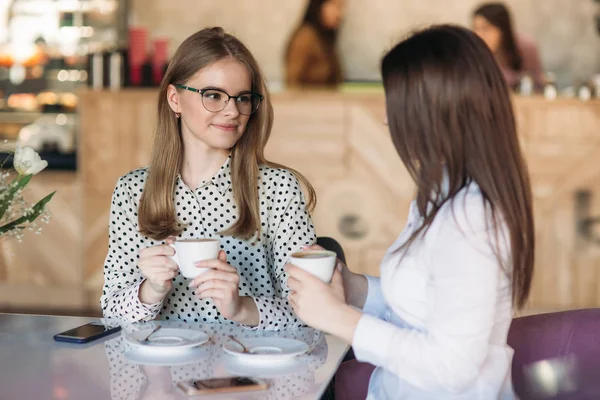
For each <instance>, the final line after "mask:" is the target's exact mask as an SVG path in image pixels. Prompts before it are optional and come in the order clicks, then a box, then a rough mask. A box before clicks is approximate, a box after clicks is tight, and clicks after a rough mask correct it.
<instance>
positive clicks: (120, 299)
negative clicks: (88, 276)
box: [100, 177, 162, 322]
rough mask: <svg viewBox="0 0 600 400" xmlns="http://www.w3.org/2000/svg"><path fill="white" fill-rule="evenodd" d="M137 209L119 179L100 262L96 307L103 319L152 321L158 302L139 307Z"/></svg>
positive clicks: (140, 240)
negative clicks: (105, 251) (100, 284)
mask: <svg viewBox="0 0 600 400" xmlns="http://www.w3.org/2000/svg"><path fill="white" fill-rule="evenodd" d="M133 209H137V207H136V206H135V204H134V202H133V200H132V198H131V193H130V191H129V188H128V185H127V183H126V181H125V179H124V178H123V177H121V178H120V179H119V181H118V182H117V186H116V188H115V190H114V192H113V196H112V203H111V207H110V225H109V234H108V239H109V242H108V254H107V255H106V259H105V262H104V287H103V290H102V296H101V298H100V304H101V306H102V313H103V315H104V317H105V318H118V319H120V320H124V321H128V322H136V321H148V320H151V319H154V318H156V316H157V315H158V313H159V311H160V309H161V307H162V303H156V304H151V305H147V304H143V303H142V302H141V301H140V298H139V289H140V286H141V284H142V282H143V281H144V277H143V275H142V273H141V271H140V270H139V268H138V266H137V260H138V258H139V252H140V250H141V248H142V247H143V239H142V236H141V235H140V234H139V233H138V231H137V227H136V224H134V222H133V221H134V220H135V219H134V218H135V217H134V215H133V212H132V210H133Z"/></svg>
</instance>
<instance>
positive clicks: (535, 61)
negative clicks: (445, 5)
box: [473, 3, 544, 90]
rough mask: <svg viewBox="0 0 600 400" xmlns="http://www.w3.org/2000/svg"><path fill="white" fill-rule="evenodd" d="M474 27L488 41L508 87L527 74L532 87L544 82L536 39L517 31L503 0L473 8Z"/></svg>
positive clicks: (517, 84)
mask: <svg viewBox="0 0 600 400" xmlns="http://www.w3.org/2000/svg"><path fill="white" fill-rule="evenodd" d="M473 30H474V31H475V33H476V34H477V35H479V37H481V38H482V39H483V41H484V42H485V43H486V44H487V45H488V47H489V48H490V50H491V51H492V53H493V54H494V57H495V58H496V61H497V62H498V64H499V65H500V69H501V70H502V73H503V74H504V78H505V79H506V82H507V83H508V85H509V86H510V87H511V89H516V88H517V87H518V86H519V82H520V81H521V78H522V77H523V76H525V75H529V76H530V77H531V79H532V80H533V83H534V85H535V88H536V89H537V90H540V89H541V88H542V87H543V86H544V72H543V70H542V63H541V61H540V55H539V52H538V49H537V46H536V44H535V42H534V41H533V40H531V39H529V38H526V37H524V36H523V35H516V34H515V32H514V30H513V23H512V18H511V16H510V12H509V11H508V9H507V8H506V6H505V5H504V4H502V3H485V4H482V5H480V6H479V7H478V8H477V9H476V10H475V11H474V12H473Z"/></svg>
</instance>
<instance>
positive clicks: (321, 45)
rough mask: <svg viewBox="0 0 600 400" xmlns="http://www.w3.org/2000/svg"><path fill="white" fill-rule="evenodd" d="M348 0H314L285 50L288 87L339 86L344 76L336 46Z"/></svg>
mask: <svg viewBox="0 0 600 400" xmlns="http://www.w3.org/2000/svg"><path fill="white" fill-rule="evenodd" d="M343 1H344V0H310V2H309V4H308V7H307V8H306V12H305V14H304V18H303V19H302V23H301V24H300V26H299V27H298V28H297V29H296V30H295V31H294V33H293V34H292V36H291V39H290V41H289V43H288V46H287V49H286V53H285V69H286V78H285V80H286V84H287V86H288V87H311V86H313V87H314V86H321V87H335V86H336V85H337V84H339V83H341V82H342V80H343V75H342V68H341V65H340V60H339V57H338V53H337V49H336V39H337V32H338V28H339V26H340V24H341V22H342V16H343Z"/></svg>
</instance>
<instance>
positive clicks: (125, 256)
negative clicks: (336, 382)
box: [100, 158, 316, 330]
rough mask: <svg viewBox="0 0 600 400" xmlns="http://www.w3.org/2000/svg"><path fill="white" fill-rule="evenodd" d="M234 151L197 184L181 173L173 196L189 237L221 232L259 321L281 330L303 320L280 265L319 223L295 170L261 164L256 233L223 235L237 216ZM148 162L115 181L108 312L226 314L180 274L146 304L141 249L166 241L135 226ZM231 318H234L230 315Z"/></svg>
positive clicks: (187, 317) (204, 317)
mask: <svg viewBox="0 0 600 400" xmlns="http://www.w3.org/2000/svg"><path fill="white" fill-rule="evenodd" d="M229 163H230V158H228V159H227V161H226V162H225V164H224V165H223V166H222V167H221V169H220V170H219V172H218V173H217V174H216V175H215V176H214V177H212V178H211V179H209V180H206V181H204V182H202V183H201V184H200V185H199V187H198V188H196V189H195V190H192V189H190V188H188V187H187V185H186V184H185V183H184V182H183V180H182V179H181V177H180V176H179V177H178V178H177V182H176V186H175V193H174V200H175V208H176V213H177V218H178V219H179V220H180V221H181V222H182V223H183V224H186V225H187V226H186V228H185V230H184V231H183V232H182V233H181V235H180V236H179V237H180V238H184V239H194V238H206V237H218V238H220V240H221V248H222V249H223V250H224V251H225V252H226V253H227V262H228V263H229V264H231V265H232V266H234V267H236V268H237V270H238V273H239V276H240V286H239V291H240V292H239V293H240V296H250V297H252V298H253V299H254V301H255V303H256V305H257V307H258V310H259V314H260V323H259V325H258V327H257V328H258V329H267V330H279V329H289V328H292V327H296V326H299V325H301V322H300V321H299V320H298V319H297V318H296V316H295V315H294V313H293V311H292V308H291V306H290V305H289V304H288V301H287V296H288V294H289V289H288V288H287V285H286V282H287V276H286V274H285V272H284V270H283V267H284V265H285V264H286V262H287V260H288V258H289V256H290V254H291V253H293V252H294V251H296V250H298V249H299V248H300V247H301V246H302V245H304V244H314V242H315V241H316V236H315V230H314V226H313V224H312V221H311V218H310V215H309V213H308V211H307V210H306V202H305V199H304V195H303V193H302V190H301V188H300V184H299V182H298V180H297V179H296V177H295V176H294V175H293V174H292V173H291V172H290V171H287V170H284V169H275V168H270V167H266V166H262V167H260V180H259V202H260V220H261V234H260V237H259V240H239V239H236V238H233V237H231V236H224V235H221V234H220V233H219V232H222V231H224V230H225V229H227V228H228V227H229V226H231V225H232V224H233V223H234V222H235V219H236V218H237V206H236V203H235V200H234V196H233V190H232V188H231V171H230V165H229ZM146 176H147V167H145V168H140V169H137V170H134V171H131V172H129V173H127V174H126V175H124V176H122V177H121V178H120V179H119V181H118V182H117V185H116V188H115V190H114V193H113V197H112V204H111V209H110V228H109V248H108V254H107V256H106V261H105V263H104V288H103V293H102V297H101V300H100V302H101V306H102V310H103V314H104V317H105V318H119V319H122V320H126V321H128V322H135V321H148V320H152V319H155V318H158V319H165V320H176V321H184V322H200V323H203V322H219V323H224V322H225V323H226V322H231V321H227V320H226V319H225V318H223V317H222V316H221V314H220V313H219V311H218V310H217V308H216V306H215V305H214V304H213V302H212V300H210V299H208V300H207V299H203V300H200V299H199V298H197V297H196V296H195V295H194V293H193V290H192V289H190V288H188V280H187V279H186V278H184V277H183V276H181V275H178V276H177V277H176V278H174V279H173V287H172V289H171V291H170V292H169V293H168V294H167V296H166V297H165V299H164V300H163V301H162V302H161V303H157V304H143V303H142V302H140V300H139V296H138V291H139V287H140V285H141V284H142V282H143V281H144V277H143V275H142V273H141V271H140V269H139V268H138V266H137V262H138V258H139V253H140V250H141V249H143V248H145V247H148V246H154V245H158V244H162V243H164V241H156V240H153V239H150V238H148V237H145V236H144V235H142V234H140V233H139V231H138V218H137V217H138V214H137V210H138V205H139V201H140V198H141V195H142V190H143V187H144V183H145V181H146ZM231 323H233V322H231Z"/></svg>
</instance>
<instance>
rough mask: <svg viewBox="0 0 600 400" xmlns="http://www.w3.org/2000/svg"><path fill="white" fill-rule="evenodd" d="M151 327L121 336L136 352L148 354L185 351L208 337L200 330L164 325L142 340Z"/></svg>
mask: <svg viewBox="0 0 600 400" xmlns="http://www.w3.org/2000/svg"><path fill="white" fill-rule="evenodd" d="M152 329H153V328H152V327H148V328H145V329H141V330H139V331H136V332H131V333H123V337H124V339H125V341H126V342H127V343H128V344H130V345H131V347H132V349H133V350H136V352H137V353H144V354H148V355H159V354H162V355H174V354H181V353H187V352H188V351H189V350H190V349H192V348H194V347H197V346H200V345H201V344H204V343H206V342H207V341H208V340H209V339H210V337H209V336H208V335H207V334H206V333H205V332H202V331H198V330H193V329H184V328H168V327H164V328H160V329H159V330H158V331H156V332H155V333H154V334H152V335H151V336H150V339H148V341H145V342H142V340H143V339H144V338H145V337H146V336H148V334H150V332H152Z"/></svg>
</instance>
